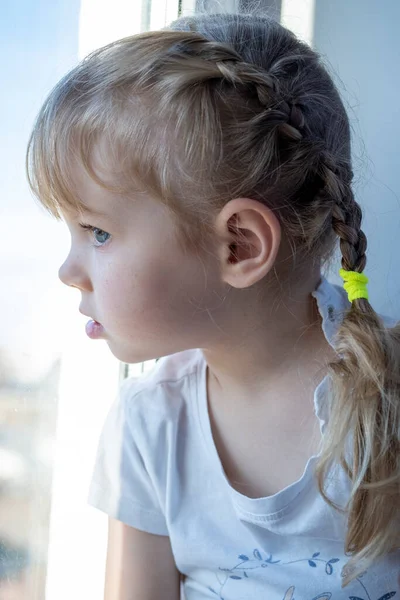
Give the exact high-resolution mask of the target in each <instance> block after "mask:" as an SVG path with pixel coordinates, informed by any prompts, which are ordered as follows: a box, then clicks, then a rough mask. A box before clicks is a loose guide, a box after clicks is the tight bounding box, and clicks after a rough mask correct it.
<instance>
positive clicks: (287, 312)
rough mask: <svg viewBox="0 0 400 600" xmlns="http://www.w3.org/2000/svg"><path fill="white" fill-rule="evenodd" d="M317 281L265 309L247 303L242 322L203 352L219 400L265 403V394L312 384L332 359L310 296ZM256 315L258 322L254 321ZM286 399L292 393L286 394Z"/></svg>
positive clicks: (245, 403) (210, 381)
mask: <svg viewBox="0 0 400 600" xmlns="http://www.w3.org/2000/svg"><path fill="white" fill-rule="evenodd" d="M319 281H320V277H318V278H317V280H316V281H315V282H313V283H312V284H311V285H310V284H309V286H308V287H306V288H305V289H303V290H300V291H297V293H296V296H295V297H294V296H293V295H291V294H289V295H285V298H284V299H281V298H279V299H278V298H275V300H272V301H270V302H269V304H268V305H267V307H266V306H265V298H264V300H263V303H260V300H259V298H260V297H258V300H257V299H256V300H255V301H254V303H253V305H252V306H247V305H246V310H245V312H244V313H243V318H242V319H241V320H240V322H239V323H238V321H235V320H234V319H233V318H232V316H231V319H230V323H235V326H234V327H232V326H231V325H230V326H228V325H227V326H226V327H224V328H223V331H224V332H226V336H225V335H222V336H221V337H220V338H219V340H218V343H217V344H216V345H215V346H213V347H210V348H204V349H203V354H204V357H205V359H206V362H207V364H208V380H209V383H210V385H212V386H213V389H214V390H215V393H216V394H217V395H218V396H219V397H224V398H227V399H229V403H230V404H232V403H236V404H237V405H252V406H256V405H258V404H260V403H262V404H265V399H266V397H268V392H269V391H271V392H272V390H273V392H274V394H270V395H269V397H273V396H275V397H276V394H277V393H280V395H281V396H282V394H283V393H284V390H288V389H289V388H292V389H293V387H294V388H295V389H296V386H297V387H298V386H299V385H302V384H304V385H308V384H310V385H311V386H313V385H314V384H315V385H316V384H317V383H318V381H320V380H321V379H322V376H321V372H322V371H323V369H324V367H326V364H327V363H328V362H329V360H332V358H333V349H332V348H331V346H330V345H329V344H328V342H327V340H326V339H325V336H324V334H323V331H322V327H321V322H322V318H321V316H320V314H319V311H318V307H317V303H316V300H315V299H314V298H313V297H312V296H311V293H312V292H313V291H314V290H315V289H316V287H317V286H318V284H319ZM254 315H257V316H258V318H257V319H255V318H254ZM289 395H290V394H289Z"/></svg>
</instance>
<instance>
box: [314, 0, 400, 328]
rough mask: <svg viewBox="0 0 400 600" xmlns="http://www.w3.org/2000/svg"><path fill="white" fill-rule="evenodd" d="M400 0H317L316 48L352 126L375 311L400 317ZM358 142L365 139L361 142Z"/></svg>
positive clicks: (370, 287)
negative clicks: (334, 77)
mask: <svg viewBox="0 0 400 600" xmlns="http://www.w3.org/2000/svg"><path fill="white" fill-rule="evenodd" d="M399 23H400V3H399V2H398V0H385V1H384V2H377V1H376V0H351V1H350V0H335V1H332V0H315V14H314V36H313V37H314V47H315V48H316V49H317V50H319V51H320V52H322V53H323V54H325V55H326V57H327V58H328V60H329V62H330V63H331V66H332V68H333V69H334V70H335V71H337V73H338V75H339V77H340V79H341V80H342V84H341V85H340V88H339V89H340V91H341V93H342V95H343V96H344V98H345V100H346V102H347V105H348V109H349V110H350V118H351V121H352V124H353V127H354V137H353V144H354V153H355V158H356V161H355V174H356V179H357V180H359V184H358V185H357V187H356V193H357V199H358V200H359V202H360V203H361V205H362V207H363V208H364V215H365V225H364V231H365V233H366V235H367V238H368V243H369V250H368V263H367V267H366V271H365V272H366V274H367V275H368V276H369V277H370V285H369V289H370V298H371V302H372V303H373V305H374V307H375V308H376V309H377V310H379V311H380V312H382V313H384V314H387V315H390V316H394V317H398V318H400V268H399V254H400V251H399V243H400V242H399V233H400V229H399V225H400V202H399V196H400V181H399V170H400V164H399V140H400V103H399V97H400V79H399V65H400V36H399V30H398V27H399ZM363 144H364V146H363Z"/></svg>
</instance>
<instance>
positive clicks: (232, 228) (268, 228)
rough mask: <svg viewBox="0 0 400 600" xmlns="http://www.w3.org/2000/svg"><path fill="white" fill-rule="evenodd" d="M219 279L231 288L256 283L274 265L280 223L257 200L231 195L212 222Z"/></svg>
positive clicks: (245, 286)
mask: <svg viewBox="0 0 400 600" xmlns="http://www.w3.org/2000/svg"><path fill="white" fill-rule="evenodd" d="M215 226H216V231H217V235H218V238H219V240H220V241H219V245H218V255H219V258H220V262H221V276H222V279H223V281H225V282H226V283H229V284H230V285H231V286H232V287H235V288H247V287H250V286H251V285H253V284H255V283H257V282H258V281H260V280H261V279H263V277H265V275H267V273H269V271H271V269H272V268H273V266H274V263H275V260H276V257H277V254H278V251H279V247H280V243H281V225H280V222H279V220H278V218H277V216H276V215H275V213H274V212H273V211H272V210H271V209H270V208H268V207H267V206H265V205H264V204H262V203H261V202H258V201H257V200H252V199H250V198H235V199H234V200H230V201H229V202H228V203H227V204H225V206H224V207H223V208H222V210H221V211H220V213H219V214H218V216H217V218H216V221H215Z"/></svg>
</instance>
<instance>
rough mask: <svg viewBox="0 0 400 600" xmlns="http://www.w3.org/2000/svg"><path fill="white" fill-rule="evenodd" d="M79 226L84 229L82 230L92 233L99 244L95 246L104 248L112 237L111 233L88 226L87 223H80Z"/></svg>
mask: <svg viewBox="0 0 400 600" xmlns="http://www.w3.org/2000/svg"><path fill="white" fill-rule="evenodd" d="M79 225H80V226H81V227H82V229H86V230H87V231H90V232H92V234H93V236H94V239H95V241H96V242H98V243H97V244H94V245H95V246H104V245H105V244H106V243H107V242H108V240H109V239H110V237H111V236H110V234H109V233H107V232H106V231H103V230H102V229H99V228H98V227H93V226H92V225H86V224H85V223H79Z"/></svg>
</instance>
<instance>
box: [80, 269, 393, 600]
mask: <svg viewBox="0 0 400 600" xmlns="http://www.w3.org/2000/svg"><path fill="white" fill-rule="evenodd" d="M313 296H314V297H315V298H316V299H317V303H318V307H319V311H320V313H321V315H322V318H323V330H324V333H325V336H326V338H327V340H328V341H329V342H330V343H332V339H333V335H334V333H335V331H336V329H337V327H338V324H339V323H340V320H341V318H342V317H343V314H344V312H345V311H346V310H347V308H348V306H349V303H348V300H347V295H346V293H345V292H344V290H343V289H342V288H339V287H337V286H334V285H332V284H331V283H329V282H328V281H327V280H326V279H325V278H322V280H321V283H320V285H319V287H318V289H317V290H316V291H315V292H314V293H313ZM388 324H390V321H388ZM206 366H207V365H206V362H205V359H204V356H203V353H202V351H201V350H198V349H195V350H187V351H184V352H179V353H177V354H173V355H170V356H166V357H164V358H162V359H160V360H159V361H158V362H157V363H156V365H155V366H154V367H153V368H152V370H151V371H150V372H148V373H146V374H145V375H143V376H141V377H139V378H135V377H130V378H128V379H127V380H125V381H124V382H123V383H122V385H121V387H120V392H119V394H118V396H117V398H116V400H115V401H114V403H113V405H112V407H111V409H110V412H109V414H108V417H107V419H106V422H105V424H104V428H103V431H102V435H101V439H100V442H99V448H98V453H97V459H96V464H95V469H94V473H93V479H92V482H91V486H90V492H89V504H91V505H92V506H95V507H97V508H98V509H100V510H101V511H104V512H105V513H107V514H108V515H110V516H111V517H114V518H115V519H118V520H120V521H123V522H124V523H127V524H128V525H131V526H132V527H136V528H137V529H140V530H143V531H148V532H150V533H153V534H159V535H167V536H169V537H170V540H171V546H172V550H173V553H174V558H175V562H176V565H177V568H178V569H179V571H180V572H181V573H182V574H183V575H184V582H183V588H184V595H185V598H186V600H204V599H206V598H209V599H213V600H216V599H224V600H316V599H317V598H318V599H319V600H324V599H328V598H332V600H339V599H340V600H348V599H349V598H350V599H355V600H360V599H361V600H387V599H389V598H393V597H395V598H398V600H400V584H399V575H400V552H394V553H392V554H390V555H388V556H387V557H386V558H385V559H383V560H382V561H380V562H379V563H377V564H376V565H375V566H374V567H373V568H370V569H369V570H368V571H367V572H365V573H364V574H363V575H362V576H361V577H358V578H357V580H355V581H353V582H352V583H351V584H349V585H348V586H347V587H345V588H344V589H343V588H342V587H341V576H340V573H341V570H342V568H343V565H344V564H345V562H347V559H346V557H345V556H344V537H345V517H344V516H343V515H341V514H340V513H338V512H337V511H336V510H335V509H333V508H331V507H330V506H329V505H328V504H327V503H326V502H325V501H324V500H323V499H322V497H321V496H320V494H319V493H318V490H317V486H316V482H315V478H314V476H313V467H314V465H315V462H316V460H317V459H316V457H315V456H313V457H311V458H310V459H309V461H308V463H307V465H306V467H305V469H304V473H303V475H302V477H301V478H300V479H299V480H297V481H295V482H294V483H292V484H291V485H289V486H288V487H286V488H284V489H283V490H281V491H280V492H278V493H276V494H274V495H273V496H268V497H265V498H249V497H247V496H244V495H243V494H241V493H239V492H238V491H236V490H235V489H234V488H233V487H232V486H231V485H230V483H229V481H228V480H227V478H226V476H225V473H224V470H223V468H222V465H221V462H220V459H219V456H218V453H217V450H216V447H215V444H214V440H213V437H212V432H211V426H210V420H209V413H208V403H207V395H206ZM327 383H328V381H327V378H325V379H324V380H323V381H322V382H321V384H320V385H319V386H318V387H317V389H316V391H315V399H314V402H315V411H316V415H317V417H318V419H319V421H320V427H321V431H322V432H323V431H324V428H325V423H326V421H327V419H328V407H327V403H326V401H325V400H326V398H327V395H326V389H327V387H326V386H327ZM276 452H277V453H278V452H279V448H276ZM253 460H257V461H271V460H274V456H273V454H270V455H268V456H263V455H258V454H257V453H256V454H255V455H254V457H253ZM348 490H349V482H348V480H347V477H346V475H345V474H344V472H343V471H342V470H341V469H336V470H335V471H332V472H331V476H330V483H329V487H328V494H329V495H330V496H331V497H332V498H333V500H334V501H336V502H337V503H338V504H339V505H341V506H344V505H345V503H346V501H347V495H348ZM153 569H157V564H154V563H151V562H150V564H149V565H148V573H149V576H150V577H151V571H152V570H153Z"/></svg>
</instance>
